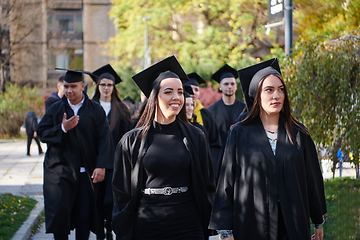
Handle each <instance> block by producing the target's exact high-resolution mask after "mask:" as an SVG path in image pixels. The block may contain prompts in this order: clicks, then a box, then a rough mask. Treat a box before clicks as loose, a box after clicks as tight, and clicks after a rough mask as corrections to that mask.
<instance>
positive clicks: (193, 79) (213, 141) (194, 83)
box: [184, 72, 225, 182]
mask: <svg viewBox="0 0 360 240" xmlns="http://www.w3.org/2000/svg"><path fill="white" fill-rule="evenodd" d="M187 76H188V77H189V81H188V82H185V83H184V86H190V87H191V88H192V90H193V94H192V95H191V96H192V97H193V100H194V104H195V105H194V106H195V109H194V113H195V116H196V121H197V123H198V124H200V125H201V126H204V129H205V131H206V136H207V138H208V141H209V145H210V152H211V160H212V163H213V169H214V173H215V181H216V182H217V176H218V174H217V173H218V167H219V164H220V160H221V152H222V146H223V145H222V144H225V143H222V142H221V138H220V134H219V131H218V128H217V126H216V123H215V120H214V117H213V116H212V114H211V112H210V111H209V110H207V109H206V108H204V107H203V105H202V104H201V102H200V100H199V97H200V84H203V83H205V80H204V79H203V78H202V77H201V76H200V75H198V74H197V73H196V72H192V73H190V74H188V75H187ZM194 121H195V118H193V119H192V120H191V121H190V122H194Z"/></svg>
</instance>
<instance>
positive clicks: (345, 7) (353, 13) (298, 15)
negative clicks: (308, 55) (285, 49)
mask: <svg viewBox="0 0 360 240" xmlns="http://www.w3.org/2000/svg"><path fill="white" fill-rule="evenodd" d="M294 6H295V9H296V10H295V11H294V20H295V22H296V24H298V27H297V28H295V29H294V30H295V31H296V32H297V33H298V34H299V38H300V39H302V40H304V41H307V40H310V39H313V38H315V37H319V36H320V37H324V38H327V39H328V38H338V37H340V36H343V35H345V34H347V33H348V32H350V31H353V30H355V29H357V28H358V27H359V25H360V17H359V12H360V0H317V1H313V0H302V1H296V2H294Z"/></svg>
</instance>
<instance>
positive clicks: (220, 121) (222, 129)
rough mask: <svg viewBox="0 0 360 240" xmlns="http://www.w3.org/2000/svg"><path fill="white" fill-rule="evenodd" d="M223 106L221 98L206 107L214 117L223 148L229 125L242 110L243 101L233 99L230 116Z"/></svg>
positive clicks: (243, 106)
mask: <svg viewBox="0 0 360 240" xmlns="http://www.w3.org/2000/svg"><path fill="white" fill-rule="evenodd" d="M225 107H226V106H225V103H224V101H223V99H222V98H221V99H220V100H219V101H217V102H215V103H213V104H212V105H210V106H209V107H208V108H207V110H209V111H210V112H211V114H212V115H213V117H214V120H215V123H216V126H217V128H218V130H219V134H220V138H221V142H222V143H223V148H225V144H226V139H227V136H228V134H229V132H230V127H231V125H233V124H234V123H235V120H236V118H237V117H238V116H239V115H240V113H241V112H242V111H243V110H244V108H245V103H244V102H242V101H240V100H239V99H235V102H234V104H233V108H232V112H231V116H229V114H228V112H227V111H226V109H225Z"/></svg>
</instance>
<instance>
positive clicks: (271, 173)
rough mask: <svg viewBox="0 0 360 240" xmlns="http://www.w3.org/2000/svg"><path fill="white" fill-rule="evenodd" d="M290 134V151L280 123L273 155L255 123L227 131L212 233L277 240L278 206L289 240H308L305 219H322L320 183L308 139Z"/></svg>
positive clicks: (316, 160) (317, 222) (315, 221)
mask: <svg viewBox="0 0 360 240" xmlns="http://www.w3.org/2000/svg"><path fill="white" fill-rule="evenodd" d="M293 128H294V136H295V138H294V139H296V142H295V144H294V145H292V144H291V143H290V141H289V138H288V135H287V134H286V131H285V127H284V122H283V120H282V119H281V118H280V120H279V128H278V138H277V139H278V141H277V146H276V153H275V155H274V154H273V152H272V149H271V147H270V144H269V141H268V138H267V136H266V133H265V131H264V127H263V125H262V123H261V120H260V118H256V119H254V120H253V121H252V123H249V124H247V125H239V124H238V125H236V126H235V127H234V128H233V129H232V130H231V131H230V133H229V137H228V142H227V144H226V147H225V153H224V157H223V162H222V168H221V172H220V177H219V182H218V186H217V192H216V196H215V201H214V204H213V212H212V216H211V221H210V228H211V229H218V230H227V229H231V230H233V231H234V238H235V239H257V240H276V239H277V236H276V235H277V226H278V206H279V204H280V206H281V210H282V213H283V217H284V221H285V225H286V229H287V231H288V235H289V239H290V240H303V239H310V218H311V220H312V222H313V223H316V224H320V223H322V221H323V219H322V216H323V214H325V213H326V203H325V196H324V186H323V178H322V175H321V171H320V166H319V160H318V157H317V152H316V149H315V145H314V143H313V141H312V139H311V137H310V135H307V134H305V133H303V132H302V131H300V129H299V127H297V126H296V125H295V124H294V125H293Z"/></svg>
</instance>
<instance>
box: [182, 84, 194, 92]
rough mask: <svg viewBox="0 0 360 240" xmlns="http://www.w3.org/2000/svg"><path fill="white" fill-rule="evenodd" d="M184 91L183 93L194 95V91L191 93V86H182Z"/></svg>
mask: <svg viewBox="0 0 360 240" xmlns="http://www.w3.org/2000/svg"><path fill="white" fill-rule="evenodd" d="M187 83H188V82H187ZM184 90H185V93H187V94H190V95H194V91H193V89H192V87H191V86H188V85H184Z"/></svg>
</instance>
